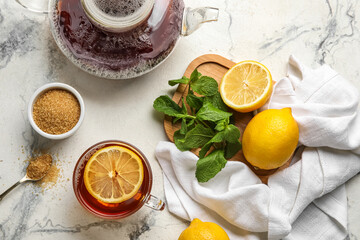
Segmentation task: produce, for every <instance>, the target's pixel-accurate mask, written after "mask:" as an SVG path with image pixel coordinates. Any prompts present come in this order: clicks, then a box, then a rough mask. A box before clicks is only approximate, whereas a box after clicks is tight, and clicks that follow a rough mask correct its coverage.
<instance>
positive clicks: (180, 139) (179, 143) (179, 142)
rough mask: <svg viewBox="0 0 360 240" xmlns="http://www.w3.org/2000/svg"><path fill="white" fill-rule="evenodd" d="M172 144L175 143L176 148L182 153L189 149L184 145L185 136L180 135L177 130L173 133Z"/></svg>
mask: <svg viewBox="0 0 360 240" xmlns="http://www.w3.org/2000/svg"><path fill="white" fill-rule="evenodd" d="M174 143H175V145H176V147H177V148H178V149H179V150H180V151H182V152H184V151H188V150H190V149H191V148H189V147H188V146H187V145H186V144H185V135H184V134H182V133H181V132H180V130H178V131H176V132H175V133H174Z"/></svg>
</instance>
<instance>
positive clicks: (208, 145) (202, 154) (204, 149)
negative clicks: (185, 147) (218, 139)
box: [199, 140, 212, 158]
mask: <svg viewBox="0 0 360 240" xmlns="http://www.w3.org/2000/svg"><path fill="white" fill-rule="evenodd" d="M211 146H212V142H211V140H210V141H209V142H207V143H206V144H205V145H204V146H203V147H202V148H201V150H200V152H199V158H204V157H205V155H206V153H207V152H208V151H209V150H210V148H211Z"/></svg>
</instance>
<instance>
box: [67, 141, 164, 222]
mask: <svg viewBox="0 0 360 240" xmlns="http://www.w3.org/2000/svg"><path fill="white" fill-rule="evenodd" d="M110 146H120V147H124V148H127V149H128V150H130V151H132V152H133V153H135V154H136V155H137V156H138V157H139V158H140V159H141V161H142V164H143V171H144V179H143V182H142V184H141V186H140V188H139V190H138V192H137V193H136V194H135V195H134V196H133V197H132V198H130V199H128V200H125V201H124V202H121V203H105V202H102V201H100V200H97V199H96V198H94V197H93V196H92V195H91V194H90V193H89V192H88V191H87V189H86V187H85V183H84V177H83V176H84V170H85V166H86V163H87V162H88V161H89V159H90V158H91V156H92V155H93V154H94V153H95V152H97V151H98V150H100V149H103V148H105V147H110ZM151 187H152V172H151V167H150V164H149V162H148V160H147V159H146V157H145V156H144V154H143V153H141V152H140V150H139V149H137V148H136V147H134V146H132V145H131V144H129V143H126V142H123V141H118V140H108V141H102V142H99V143H96V144H95V145H93V146H91V147H90V148H88V149H87V150H86V151H85V152H84V153H83V154H82V155H81V156H80V158H79V160H78V162H77V163H76V165H75V169H74V174H73V188H74V192H75V195H76V198H77V199H78V201H79V203H80V204H81V205H82V206H83V207H84V208H85V209H86V210H88V211H89V212H91V213H92V214H94V215H96V216H98V217H101V218H106V219H120V218H124V217H127V216H129V215H131V214H133V213H135V212H136V211H138V210H139V209H140V208H141V207H142V206H144V205H145V206H147V207H150V208H152V209H154V210H157V211H162V210H164V208H165V203H164V202H163V201H162V200H160V199H158V198H157V197H155V196H153V195H151V194H150V192H151Z"/></svg>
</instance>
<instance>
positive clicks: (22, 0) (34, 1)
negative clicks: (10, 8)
mask: <svg viewBox="0 0 360 240" xmlns="http://www.w3.org/2000/svg"><path fill="white" fill-rule="evenodd" d="M15 1H16V2H17V3H18V4H20V5H21V6H22V7H24V8H26V9H27V10H29V11H31V12H36V13H44V14H47V13H48V12H49V8H48V5H49V4H48V3H49V0H15Z"/></svg>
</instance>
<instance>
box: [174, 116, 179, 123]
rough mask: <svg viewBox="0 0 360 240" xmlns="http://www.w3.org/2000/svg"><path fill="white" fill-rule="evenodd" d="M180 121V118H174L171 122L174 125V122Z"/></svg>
mask: <svg viewBox="0 0 360 240" xmlns="http://www.w3.org/2000/svg"><path fill="white" fill-rule="evenodd" d="M180 119H181V117H176V118H174V119H173V121H172V122H173V123H176V122H177V121H179V120H180Z"/></svg>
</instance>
